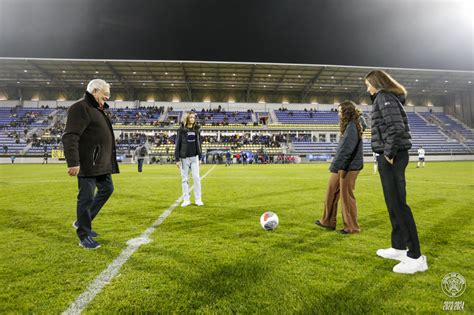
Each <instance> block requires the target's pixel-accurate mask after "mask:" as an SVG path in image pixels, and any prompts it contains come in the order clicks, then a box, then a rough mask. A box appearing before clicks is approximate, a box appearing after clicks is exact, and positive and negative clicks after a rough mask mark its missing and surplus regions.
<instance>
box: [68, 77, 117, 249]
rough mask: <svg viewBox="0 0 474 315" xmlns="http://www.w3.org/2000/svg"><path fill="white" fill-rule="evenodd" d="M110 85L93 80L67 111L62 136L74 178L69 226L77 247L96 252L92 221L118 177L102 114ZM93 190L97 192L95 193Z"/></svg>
mask: <svg viewBox="0 0 474 315" xmlns="http://www.w3.org/2000/svg"><path fill="white" fill-rule="evenodd" d="M109 97H110V85H109V84H107V83H106V82H105V81H104V80H100V79H95V80H92V81H90V82H89V84H88V85H87V91H86V94H85V95H84V97H83V98H82V99H80V100H79V101H78V102H76V103H74V104H73V105H71V107H69V109H68V115H67V122H66V127H65V130H64V134H63V136H62V142H63V145H64V156H65V158H66V162H67V166H68V171H67V172H68V174H69V175H70V176H77V181H78V186H79V193H78V195H77V220H76V221H74V222H73V226H74V228H76V229H77V236H78V237H79V239H80V243H79V245H80V246H82V247H84V248H86V249H96V248H99V247H100V245H99V243H98V242H96V241H95V240H94V238H95V237H97V233H96V232H95V231H94V230H92V221H93V220H94V218H95V217H96V216H97V214H98V213H99V211H100V209H101V208H102V207H103V206H104V204H105V203H106V202H107V200H108V199H109V197H110V195H112V192H113V191H114V185H113V182H112V176H111V174H114V173H119V168H118V164H117V157H116V150H115V137H114V132H113V130H112V124H111V122H110V120H109V118H108V117H107V115H106V114H105V113H104V109H106V108H108V107H109V106H108V105H107V104H106V103H105V101H107V100H108V99H109ZM96 188H97V192H96Z"/></svg>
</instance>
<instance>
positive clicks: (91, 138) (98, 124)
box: [62, 92, 119, 176]
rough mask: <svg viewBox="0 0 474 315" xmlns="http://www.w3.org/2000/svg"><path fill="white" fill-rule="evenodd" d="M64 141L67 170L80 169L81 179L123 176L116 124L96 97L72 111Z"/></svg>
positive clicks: (81, 100) (78, 104)
mask: <svg viewBox="0 0 474 315" xmlns="http://www.w3.org/2000/svg"><path fill="white" fill-rule="evenodd" d="M104 107H105V108H108V107H109V106H108V105H107V104H104ZM62 141H63V145H64V156H65V157H66V162H67V166H68V167H73V166H80V170H79V174H78V176H98V175H104V174H113V173H119V168H118V164H117V155H116V150H115V137H114V132H113V130H112V124H111V122H110V120H109V118H108V117H107V116H106V114H105V113H104V112H103V111H102V110H100V109H99V104H98V103H97V101H96V100H95V98H94V96H92V94H90V93H88V92H86V94H85V95H84V98H82V99H80V100H79V101H77V102H76V103H74V104H73V105H71V107H69V110H68V116H67V123H66V129H65V130H64V134H63V137H62Z"/></svg>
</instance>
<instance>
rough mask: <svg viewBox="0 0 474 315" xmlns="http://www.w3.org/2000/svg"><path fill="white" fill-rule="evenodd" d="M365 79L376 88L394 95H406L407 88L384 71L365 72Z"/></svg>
mask: <svg viewBox="0 0 474 315" xmlns="http://www.w3.org/2000/svg"><path fill="white" fill-rule="evenodd" d="M365 79H366V80H367V81H368V82H369V83H370V85H372V86H373V87H374V88H376V89H377V90H384V91H388V92H391V93H393V94H396V95H404V96H407V90H406V89H405V87H404V86H403V85H401V84H400V83H398V82H397V80H395V79H394V78H392V77H391V76H390V75H389V74H388V73H387V72H385V71H382V70H372V71H370V72H369V73H367V75H366V76H365Z"/></svg>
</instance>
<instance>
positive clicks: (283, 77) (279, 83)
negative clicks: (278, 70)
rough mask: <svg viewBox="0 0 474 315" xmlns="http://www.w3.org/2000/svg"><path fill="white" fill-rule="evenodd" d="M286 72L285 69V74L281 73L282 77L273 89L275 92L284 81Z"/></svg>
mask: <svg viewBox="0 0 474 315" xmlns="http://www.w3.org/2000/svg"><path fill="white" fill-rule="evenodd" d="M287 72H288V68H286V69H285V72H284V73H283V75H282V76H281V78H280V81H278V84H277V86H276V88H275V92H276V91H278V89H279V88H280V86H281V84H282V83H283V81H284V80H285V76H286V73H287Z"/></svg>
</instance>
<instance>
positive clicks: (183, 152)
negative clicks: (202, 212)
mask: <svg viewBox="0 0 474 315" xmlns="http://www.w3.org/2000/svg"><path fill="white" fill-rule="evenodd" d="M201 155H202V150H201V136H200V132H199V126H198V124H197V123H196V114H195V113H193V112H190V113H186V114H185V115H184V119H183V123H182V124H181V126H180V128H179V129H178V133H177V135H176V146H175V150H174V157H175V161H176V166H178V168H179V169H180V170H181V180H182V184H181V186H182V189H183V203H182V204H181V207H186V206H189V205H190V204H191V201H190V194H189V170H191V172H192V174H193V183H194V198H195V203H196V205H198V206H204V203H203V202H202V198H201V177H200V175H199V163H200V161H201Z"/></svg>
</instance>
